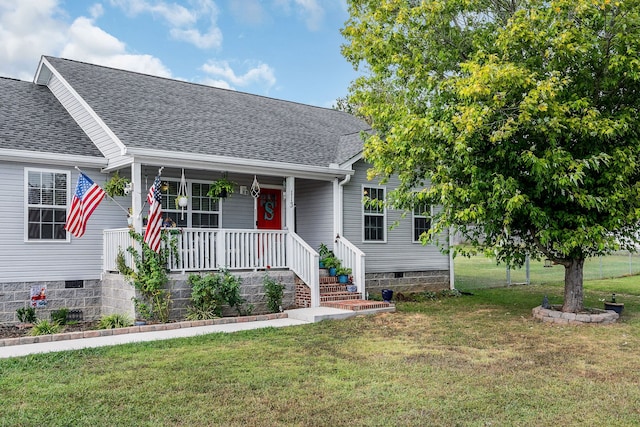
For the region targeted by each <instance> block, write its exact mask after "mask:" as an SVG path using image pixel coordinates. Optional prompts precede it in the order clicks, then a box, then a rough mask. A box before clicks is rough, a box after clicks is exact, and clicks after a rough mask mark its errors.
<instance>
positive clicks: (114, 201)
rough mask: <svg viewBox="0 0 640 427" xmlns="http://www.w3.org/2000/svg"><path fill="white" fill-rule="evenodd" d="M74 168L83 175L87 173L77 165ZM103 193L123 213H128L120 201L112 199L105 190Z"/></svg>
mask: <svg viewBox="0 0 640 427" xmlns="http://www.w3.org/2000/svg"><path fill="white" fill-rule="evenodd" d="M75 168H76V169H77V170H78V172H80V173H81V174H83V175H85V176H88V175H87V174H86V173H84V172H83V171H82V169H80V168H79V167H78V166H76V167H75ZM104 194H105V196H107V197H108V198H110V199H111V200H112V201H113V203H115V204H116V205H118V206H119V207H120V209H122V210H123V211H125V213H126V214H127V215H129V210H128V209H125V208H124V207H123V206H122V205H121V204H120V203H118V202H117V201H116V199H114V198H113V197H111V196H110V195H108V194H107V193H106V192H105V193H104Z"/></svg>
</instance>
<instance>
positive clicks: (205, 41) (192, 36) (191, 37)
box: [170, 27, 222, 49]
mask: <svg viewBox="0 0 640 427" xmlns="http://www.w3.org/2000/svg"><path fill="white" fill-rule="evenodd" d="M170 34H171V37H173V38H174V39H176V40H182V41H185V42H187V43H191V44H192V45H194V46H196V47H198V48H200V49H208V48H211V47H220V46H221V45H222V32H221V31H220V29H219V28H217V27H211V28H209V32H207V33H205V34H202V33H200V31H198V30H196V29H193V28H191V29H186V30H182V29H179V28H172V29H171V31H170Z"/></svg>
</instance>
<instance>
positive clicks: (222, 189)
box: [207, 178, 236, 201]
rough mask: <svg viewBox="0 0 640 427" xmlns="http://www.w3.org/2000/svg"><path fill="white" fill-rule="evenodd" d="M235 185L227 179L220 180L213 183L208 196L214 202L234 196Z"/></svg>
mask: <svg viewBox="0 0 640 427" xmlns="http://www.w3.org/2000/svg"><path fill="white" fill-rule="evenodd" d="M235 185H236V184H235V182H232V181H229V180H228V179H227V178H220V179H218V180H216V181H213V182H212V183H211V185H210V186H209V191H208V192H207V196H209V197H211V198H212V199H213V200H214V201H217V200H218V199H224V198H226V197H229V195H231V194H233V190H234V188H235Z"/></svg>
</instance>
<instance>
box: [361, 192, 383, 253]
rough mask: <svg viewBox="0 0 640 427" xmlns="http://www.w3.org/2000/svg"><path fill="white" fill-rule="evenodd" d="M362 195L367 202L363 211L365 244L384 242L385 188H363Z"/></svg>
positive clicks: (363, 238) (363, 237)
mask: <svg viewBox="0 0 640 427" xmlns="http://www.w3.org/2000/svg"><path fill="white" fill-rule="evenodd" d="M362 195H363V197H364V200H365V201H364V204H363V209H362V222H363V233H362V240H363V241H365V242H384V241H385V239H386V236H385V229H386V210H385V207H384V188H382V187H362Z"/></svg>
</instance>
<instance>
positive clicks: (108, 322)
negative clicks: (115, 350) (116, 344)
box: [98, 313, 133, 329]
mask: <svg viewBox="0 0 640 427" xmlns="http://www.w3.org/2000/svg"><path fill="white" fill-rule="evenodd" d="M132 323H133V322H132V321H131V319H130V318H129V316H125V315H124V314H118V313H114V314H105V315H103V316H102V317H101V318H100V321H99V322H98V329H115V328H126V327H127V326H131V324H132Z"/></svg>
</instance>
